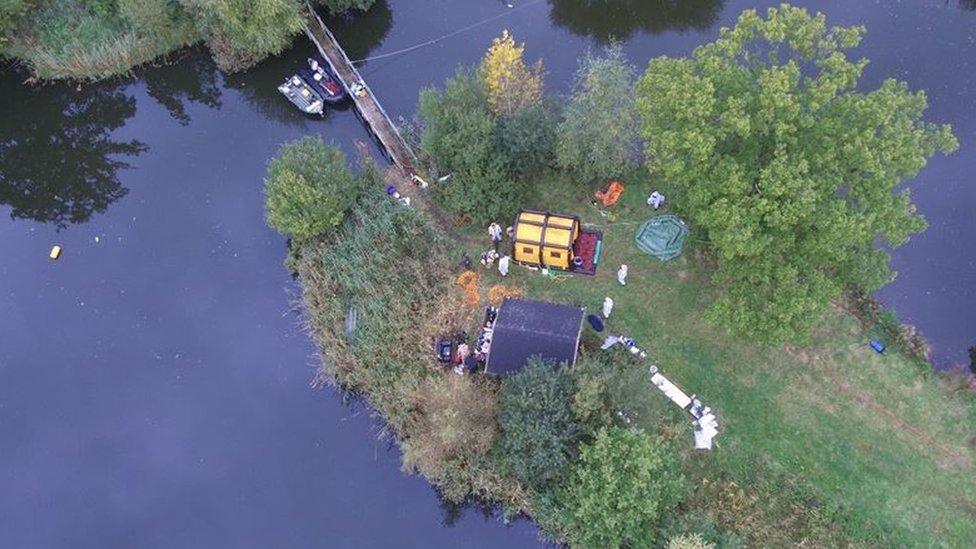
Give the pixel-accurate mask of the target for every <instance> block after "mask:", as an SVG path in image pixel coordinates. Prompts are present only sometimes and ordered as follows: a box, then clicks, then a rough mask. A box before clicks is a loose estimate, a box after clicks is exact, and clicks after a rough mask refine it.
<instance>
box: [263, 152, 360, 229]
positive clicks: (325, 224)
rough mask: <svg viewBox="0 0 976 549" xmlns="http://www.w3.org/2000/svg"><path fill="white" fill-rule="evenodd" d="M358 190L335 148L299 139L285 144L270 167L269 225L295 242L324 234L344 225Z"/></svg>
mask: <svg viewBox="0 0 976 549" xmlns="http://www.w3.org/2000/svg"><path fill="white" fill-rule="evenodd" d="M358 191H359V182H358V181H357V179H356V178H355V177H354V176H353V174H352V172H350V171H349V167H348V166H347V165H346V156H345V155H344V154H343V153H342V151H341V150H340V149H339V148H338V147H337V146H335V145H332V144H329V145H326V144H325V143H324V142H323V141H322V139H321V138H319V137H303V138H302V139H299V140H298V141H294V142H292V143H287V144H285V145H283V146H282V147H281V149H280V150H279V151H278V155H277V156H276V157H275V158H273V159H272V160H271V163H270V165H269V166H268V177H267V179H265V193H266V195H267V203H266V207H267V217H268V223H269V224H270V225H271V226H272V227H274V228H275V229H277V230H278V231H279V232H281V233H283V234H287V235H290V236H292V237H293V238H294V239H296V240H299V241H301V240H307V239H310V238H313V237H316V236H319V235H322V234H324V233H325V232H327V231H328V230H330V229H333V228H335V227H337V226H338V225H339V224H340V223H341V222H342V220H343V218H345V215H346V212H348V211H349V208H351V207H352V205H353V204H354V203H355V201H356V196H357V195H358Z"/></svg>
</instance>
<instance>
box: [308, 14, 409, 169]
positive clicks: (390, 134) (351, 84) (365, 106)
mask: <svg viewBox="0 0 976 549" xmlns="http://www.w3.org/2000/svg"><path fill="white" fill-rule="evenodd" d="M306 12H307V16H306V18H305V23H304V26H305V34H307V35H308V38H309V39H310V40H311V41H312V43H314V44H315V47H317V48H318V50H319V53H320V54H321V55H322V58H324V59H325V61H326V62H327V63H328V64H329V65H330V66H331V67H332V70H333V71H334V72H335V74H337V75H338V76H339V81H340V82H342V86H343V87H344V88H345V89H346V92H347V93H348V94H349V97H351V98H352V100H353V102H354V103H355V105H356V110H357V111H358V112H359V115H360V117H362V119H363V121H364V122H365V123H366V125H367V127H368V128H369V131H370V132H371V133H372V134H373V136H374V137H375V138H376V140H377V141H378V142H379V144H380V146H381V147H382V148H383V149H384V150H385V152H386V154H387V155H388V156H389V157H390V160H392V161H393V164H394V165H395V166H396V167H397V168H399V169H400V170H401V171H402V172H403V174H404V175H405V176H406V177H407V178H410V179H413V178H414V177H415V176H416V168H415V166H416V164H417V157H416V156H414V153H413V151H412V150H411V149H410V146H409V145H407V142H406V141H404V139H403V136H401V135H400V132H399V130H397V128H396V125H395V124H393V121H392V120H391V119H390V117H389V115H387V114H386V111H385V110H383V106H382V105H380V102H379V100H378V99H377V98H376V95H374V94H373V90H372V89H370V87H369V85H368V84H367V83H366V81H365V80H364V79H363V77H362V75H361V74H359V70H357V69H356V67H355V65H353V64H352V61H350V60H349V57H348V56H347V55H346V52H345V51H344V50H343V49H342V47H341V46H340V45H339V42H338V41H336V38H335V36H334V35H333V34H332V31H330V30H329V28H328V27H326V26H325V23H324V22H322V18H321V17H319V15H318V14H317V13H315V10H314V9H312V8H311V6H309V7H308V8H307V10H306Z"/></svg>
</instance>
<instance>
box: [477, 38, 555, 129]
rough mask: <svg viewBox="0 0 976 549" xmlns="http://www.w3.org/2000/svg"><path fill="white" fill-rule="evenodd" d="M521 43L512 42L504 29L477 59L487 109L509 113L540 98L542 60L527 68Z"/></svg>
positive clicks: (513, 40)
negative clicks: (485, 93) (478, 59)
mask: <svg viewBox="0 0 976 549" xmlns="http://www.w3.org/2000/svg"><path fill="white" fill-rule="evenodd" d="M524 51H525V46H524V45H521V46H519V45H516V44H515V38H514V37H512V35H511V34H509V33H508V31H507V30H504V31H502V35H501V36H500V37H498V38H495V39H494V40H493V41H492V43H491V47H490V48H488V51H487V52H486V53H485V58H484V59H483V60H482V61H481V68H480V72H481V77H482V79H483V80H484V82H485V86H486V87H487V90H488V102H489V104H490V105H491V110H492V112H494V113H495V114H498V115H500V116H513V115H514V114H515V113H517V112H518V111H520V110H522V109H524V108H526V107H530V106H532V105H535V104H537V103H538V102H539V100H540V99H541V98H542V61H541V60H539V61H537V62H536V63H535V65H533V66H532V67H531V68H530V67H528V66H526V64H525V61H524V60H523V59H522V57H523V52H524Z"/></svg>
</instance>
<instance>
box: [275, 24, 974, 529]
mask: <svg viewBox="0 0 976 549" xmlns="http://www.w3.org/2000/svg"><path fill="white" fill-rule="evenodd" d="M864 32H865V29H864V28H862V27H831V26H828V24H827V20H826V18H825V16H824V15H822V14H816V15H814V14H811V13H809V12H807V11H806V10H803V9H798V8H794V7H791V6H788V5H783V6H780V7H778V8H773V9H770V10H768V11H767V12H766V13H764V14H761V13H759V12H757V11H753V10H750V11H746V12H744V13H742V15H741V16H740V17H739V19H738V21H737V23H736V24H735V26H734V27H732V28H729V29H723V30H722V32H721V33H720V36H719V37H717V39H716V40H715V41H714V42H712V43H710V44H706V45H703V46H700V47H699V48H697V49H696V50H695V51H694V53H693V54H692V55H691V56H690V57H688V58H671V57H660V58H657V59H653V60H652V61H651V62H650V64H649V65H648V66H647V67H646V69H644V70H643V71H642V72H641V71H638V70H637V69H635V68H634V67H632V66H631V65H630V64H629V63H628V61H627V59H626V56H625V55H624V53H623V51H622V49H621V48H620V46H619V45H616V44H611V45H610V46H609V47H607V48H605V49H604V50H601V51H597V52H592V53H590V54H588V55H587V56H585V57H584V58H583V59H581V60H580V64H579V69H578V72H577V75H576V80H575V83H574V86H573V90H572V93H571V95H570V96H569V97H568V98H565V99H562V98H557V97H555V96H553V95H551V94H549V93H547V91H546V89H545V85H544V79H545V78H544V77H545V70H544V66H543V62H542V61H537V62H535V63H529V62H527V61H526V60H525V59H524V52H523V47H522V46H521V45H519V44H518V43H517V42H516V41H515V39H514V37H513V36H511V35H510V34H509V33H507V32H504V33H502V35H501V36H500V37H498V38H497V39H496V40H495V41H494V42H493V43H492V44H491V45H490V47H489V48H488V50H487V52H486V54H485V57H484V59H483V61H482V63H481V64H480V65H479V66H477V67H462V68H460V69H459V70H458V71H457V73H456V74H455V75H454V76H453V77H451V78H450V79H448V80H447V81H446V82H445V83H444V85H443V86H442V87H441V88H432V89H427V90H424V91H423V92H422V93H421V95H420V98H419V108H418V113H419V114H418V119H417V120H416V121H415V123H414V124H411V125H409V127H404V128H401V130H402V131H403V133H404V135H405V136H406V139H407V140H408V141H410V142H411V144H412V145H413V148H414V150H415V152H416V154H417V157H418V168H420V169H422V170H423V171H424V174H423V175H424V177H422V178H420V181H422V182H423V183H424V185H420V184H418V183H417V181H416V180H414V181H411V180H410V179H408V178H407V177H405V175H404V174H403V173H401V172H400V171H399V170H397V169H396V168H390V169H386V168H384V167H381V166H378V165H376V164H375V163H374V162H373V161H372V160H371V159H370V158H369V157H368V155H365V154H364V155H361V158H360V159H359V162H358V168H357V169H355V170H354V169H353V168H352V167H351V166H350V165H349V163H348V161H347V159H346V158H345V156H344V155H343V153H342V152H341V150H340V149H339V148H338V147H337V146H335V145H334V144H329V143H326V142H323V141H322V140H321V139H318V138H312V137H306V138H303V139H300V140H298V141H296V142H292V143H287V144H285V145H283V146H282V147H281V150H280V152H279V153H278V155H277V156H276V157H275V158H273V159H272V160H271V162H270V165H269V170H268V176H267V179H266V193H267V218H268V221H269V223H270V224H271V225H272V226H273V227H275V228H276V229H278V230H279V231H280V232H282V233H283V234H285V235H287V236H288V237H290V238H291V246H290V252H289V255H288V258H287V261H286V263H287V267H288V268H289V269H291V270H292V271H293V272H295V273H297V274H298V276H299V278H300V280H301V283H302V285H303V288H304V303H305V307H306V313H307V322H308V330H309V333H310V334H311V336H312V337H313V338H314V339H315V341H316V342H317V344H318V346H319V348H320V350H321V355H322V368H321V372H320V381H321V382H322V383H327V382H329V383H334V384H336V385H337V386H338V387H340V388H342V389H343V390H347V391H350V392H352V393H354V394H356V395H358V396H360V397H362V398H363V399H365V400H366V401H368V402H369V403H370V405H371V406H372V407H373V408H374V409H375V410H376V412H377V413H378V414H380V415H381V416H382V417H383V418H384V420H385V421H386V423H387V425H388V426H389V430H390V432H391V433H392V434H393V436H395V437H396V440H397V442H398V444H399V446H400V448H401V449H402V452H403V467H404V469H405V470H407V471H411V472H417V473H420V474H422V475H424V476H425V477H426V478H428V479H429V480H430V482H431V483H433V485H434V486H436V487H437V489H438V490H439V491H440V493H441V494H442V496H443V497H444V498H445V499H446V500H449V501H451V502H454V503H463V502H466V501H470V500H475V499H476V500H479V501H482V502H488V503H491V504H496V505H498V506H500V507H501V508H502V509H503V510H504V512H505V513H506V514H507V515H508V516H515V515H518V514H525V515H528V516H530V517H531V518H532V519H533V520H535V521H536V522H537V523H538V524H539V525H540V526H541V527H542V528H543V530H544V531H545V532H546V533H547V535H549V536H550V537H551V539H553V540H555V541H558V542H566V543H568V544H570V545H571V546H574V547H651V546H661V547H671V548H691V547H730V546H742V545H745V546H788V545H796V544H805V545H810V546H817V547H834V546H849V545H855V546H860V545H866V546H932V545H940V544H944V545H949V546H965V545H967V544H969V543H971V542H972V539H973V538H974V536H976V530H974V526H973V522H972V520H971V510H968V509H969V508H968V507H967V505H971V501H970V499H968V498H971V494H973V493H974V491H976V475H974V474H973V472H974V466H976V464H974V461H973V456H974V453H973V448H972V444H971V442H967V440H970V441H971V426H972V425H973V424H974V420H976V406H974V399H973V395H972V394H971V393H968V392H965V391H951V390H950V389H949V382H948V381H947V380H946V379H944V378H943V377H940V376H938V375H935V374H934V373H933V372H932V371H931V368H930V366H929V364H928V361H927V358H926V346H925V343H924V340H923V339H921V337H920V336H919V335H918V334H917V333H915V332H914V331H912V330H910V329H906V328H905V327H903V326H901V324H900V323H899V322H898V321H897V319H896V318H895V317H894V316H893V315H892V314H891V313H890V312H888V311H884V310H883V309H881V308H880V307H879V306H878V305H877V303H876V302H874V301H873V300H872V299H871V298H870V297H869V296H870V294H871V292H873V291H874V290H876V289H878V288H880V287H881V286H883V285H884V284H885V283H887V282H889V281H890V280H891V279H892V277H893V273H892V272H891V270H890V268H889V266H888V263H889V256H888V253H887V251H886V250H887V249H890V248H892V247H897V246H899V245H901V244H904V243H905V242H906V241H907V240H908V239H909V238H910V237H911V236H912V235H913V234H917V233H918V232H920V231H922V230H924V228H925V221H924V219H922V217H921V216H920V215H918V214H917V213H916V211H915V207H914V205H913V204H912V202H911V199H910V196H909V193H908V191H907V190H904V186H903V184H904V183H907V182H910V181H911V179H912V178H913V177H914V176H915V175H916V174H917V173H918V172H919V171H920V170H921V169H922V168H923V167H924V166H925V164H926V161H927V160H928V159H929V158H930V157H932V156H933V155H935V154H937V153H949V152H951V151H953V150H954V149H955V148H956V147H957V143H956V140H955V137H954V136H953V134H952V132H951V129H950V128H949V127H948V126H943V125H937V124H933V123H931V122H927V121H926V120H925V119H924V118H923V115H924V113H925V109H926V97H925V94H924V92H921V91H912V90H911V89H910V88H909V85H908V84H906V83H904V82H899V81H897V80H893V79H889V80H886V81H884V82H883V83H882V84H881V85H880V86H878V87H876V88H874V89H870V90H865V89H864V88H863V86H859V80H860V76H861V73H862V71H863V70H864V67H865V66H866V63H867V61H865V60H857V59H854V58H852V57H850V56H851V55H852V54H855V53H856V47H857V45H858V43H859V41H860V40H861V37H862V35H863V33H864ZM614 184H616V187H613V185H614ZM522 210H530V211H536V212H559V213H560V216H562V217H564V218H567V219H571V220H574V219H578V220H579V224H580V228H581V229H587V230H589V231H591V232H593V233H599V235H600V237H599V244H600V245H599V251H598V252H595V250H593V249H587V250H586V251H583V250H580V249H574V248H573V247H572V246H571V245H569V247H565V243H564V244H558V245H557V244H552V246H554V248H553V249H552V251H551V252H549V253H557V254H558V253H570V252H572V253H573V254H574V256H576V255H579V256H584V255H585V256H588V257H589V258H590V261H591V262H592V263H594V265H591V266H592V267H593V269H592V271H593V272H592V273H579V272H574V269H573V268H572V267H573V265H570V264H569V263H565V260H566V258H565V257H562V256H551V257H550V259H551V261H552V263H550V262H549V261H550V259H545V257H543V256H544V254H545V253H547V248H546V246H548V245H549V244H547V242H546V241H545V239H544V238H540V239H539V240H538V248H531V247H529V248H528V250H527V251H526V252H525V253H526V254H528V255H529V256H532V255H533V254H536V255H538V254H542V255H540V256H539V257H540V259H539V260H538V261H537V262H533V261H527V260H526V259H525V258H521V259H520V258H519V257H518V256H519V250H517V249H516V247H517V246H518V245H519V242H520V238H521V237H520V236H518V235H517V234H516V226H517V222H516V219H517V218H516V216H517V214H518V212H520V211H522ZM665 214H666V215H670V216H674V218H675V219H676V220H678V221H676V223H680V225H679V226H681V227H686V228H687V234H682V238H683V241H682V242H681V243H680V244H681V245H680V246H675V247H672V248H671V249H669V250H668V253H667V254H665V255H666V257H658V256H655V255H654V254H652V253H648V250H647V249H646V246H645V249H642V247H639V246H638V243H637V242H635V240H637V235H638V229H639V228H641V227H642V226H643V225H644V224H646V223H647V221H648V220H649V219H654V218H656V216H660V215H665ZM509 226H511V227H512V231H511V232H510V233H508V234H505V233H506V231H501V229H504V228H507V227H509ZM545 226H548V225H545ZM566 227H569V228H568V229H566ZM566 227H562V226H559V227H557V228H559V229H560V230H562V229H566V230H569V231H570V237H569V238H570V242H572V241H573V239H575V238H576V234H577V233H576V232H573V231H575V230H576V229H575V227H576V226H575V225H572V224H570V225H567V226H566ZM580 232H582V231H580ZM560 246H564V247H560ZM560 250H562V251H560ZM665 258H666V259H667V260H666V261H662V259H665ZM479 259H482V261H479ZM502 260H507V261H505V267H504V268H501V269H500V268H499V267H501V265H500V263H499V262H500V261H502ZM581 261H582V260H581ZM533 263H534V264H533ZM557 263H558V264H557ZM608 299H609V300H610V302H609V306H608V305H607V303H608ZM512 300H530V301H532V302H537V303H548V304H555V305H557V306H562V307H567V309H565V310H563V311H564V314H569V313H565V311H581V313H580V314H581V315H582V314H584V313H585V314H586V315H593V316H594V317H597V321H598V322H596V321H595V322H589V323H587V322H583V323H580V328H581V329H580V331H579V332H578V333H579V334H580V336H579V341H578V343H574V344H573V351H574V353H573V356H572V358H571V359H570V358H568V357H566V356H565V355H560V356H561V358H560V359H551V360H547V359H546V356H545V355H546V349H545V348H542V347H540V350H539V354H538V356H532V357H530V358H529V359H528V360H525V361H524V363H522V361H521V360H520V364H519V365H517V366H518V367H516V368H506V369H513V370H514V371H513V372H510V373H508V374H507V375H496V374H495V373H494V372H492V371H491V368H490V367H489V368H488V371H485V365H484V363H483V362H484V360H483V357H477V356H475V355H477V353H478V350H479V349H480V348H481V347H482V345H481V344H482V343H484V342H483V341H482V340H479V339H478V335H477V334H479V333H481V334H482V335H484V331H485V330H484V328H485V327H486V326H489V327H490V326H493V324H492V322H495V321H493V320H491V318H487V319H486V315H487V316H488V317H490V316H491V315H496V314H499V310H500V309H503V308H504V307H505V304H506V303H510V302H512ZM552 310H557V311H558V310H561V309H552ZM523 314H527V315H531V314H535V313H531V312H523ZM540 314H541V313H540ZM572 314H574V315H575V314H576V313H572ZM539 318H543V317H539ZM580 318H581V317H580ZM578 320H579V318H576V317H573V322H576V321H578ZM540 322H541V321H540ZM597 324H599V325H600V326H599V327H600V328H602V330H603V331H602V332H598V331H597V329H596V328H597ZM570 328H572V326H570ZM562 332H567V331H566V330H562V331H561V332H560V334H556V336H558V337H563V335H565V334H563V333H562ZM567 333H569V336H566V337H570V336H571V335H572V330H571V329H570V330H568V332H567ZM556 336H554V337H556ZM607 336H612V337H616V338H617V340H615V341H611V339H612V338H611V337H607ZM445 341H446V348H444V347H441V345H440V344H441V342H445ZM509 341H511V338H510V339H509ZM872 342H874V343H877V344H878V345H874V346H873V347H872V345H871V344H870V343H872ZM618 343H623V344H622V345H620V344H618ZM497 344H500V343H499V342H494V343H492V345H497ZM507 344H513V343H507ZM461 345H464V346H465V350H464V351H459V349H460V348H461ZM635 349H636V351H635ZM490 352H493V351H489V353H490ZM439 355H443V358H444V361H445V362H448V364H446V365H445V364H443V363H442V362H439V361H438V356H439ZM471 358H473V360H467V359H471ZM489 361H490V359H489ZM454 362H460V363H459V364H456V365H455V364H453V363H454ZM651 366H653V368H652V367H651ZM657 371H660V372H663V373H665V374H666V375H667V376H668V378H669V379H670V380H671V381H673V382H674V384H676V385H677V386H680V387H682V388H683V389H684V390H685V391H688V392H692V393H694V394H695V395H700V398H701V399H702V400H703V401H705V402H706V403H707V404H708V405H709V406H710V407H711V410H712V411H713V412H714V414H715V415H716V416H717V418H718V425H719V426H720V431H721V432H720V434H719V435H718V436H717V437H716V438H715V441H714V447H713V449H712V450H711V451H710V452H702V451H699V450H695V449H694V447H693V445H692V437H691V435H692V431H693V429H694V427H693V425H692V421H691V420H690V418H689V415H688V413H687V410H683V409H681V408H680V407H679V406H675V405H674V403H673V402H672V401H671V400H669V398H668V397H667V396H666V395H665V394H662V392H661V391H659V390H658V388H657V387H656V386H655V385H656V384H655V381H654V380H653V379H652V378H653V376H654V375H655V372H657ZM947 502H956V503H947Z"/></svg>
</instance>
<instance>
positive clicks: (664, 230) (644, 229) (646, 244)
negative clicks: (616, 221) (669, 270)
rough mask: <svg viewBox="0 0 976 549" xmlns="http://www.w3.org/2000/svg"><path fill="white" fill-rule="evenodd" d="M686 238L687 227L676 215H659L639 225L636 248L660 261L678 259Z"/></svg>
mask: <svg viewBox="0 0 976 549" xmlns="http://www.w3.org/2000/svg"><path fill="white" fill-rule="evenodd" d="M686 236H688V226H687V225H685V222H684V221H682V220H681V219H680V218H679V217H678V216H676V215H670V214H667V215H659V216H657V217H652V218H650V219H648V220H647V221H645V222H643V223H641V226H640V228H639V229H638V230H637V247H638V248H640V249H641V250H642V251H644V252H647V253H649V254H651V255H653V256H654V257H657V258H658V259H660V260H661V261H668V260H669V259H674V258H675V257H678V255H679V254H680V253H681V248H682V247H683V246H684V243H685V237H686Z"/></svg>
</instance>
